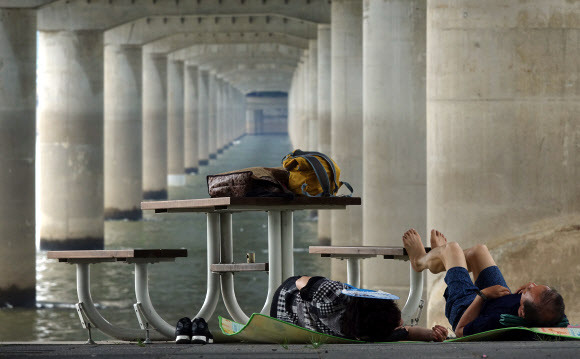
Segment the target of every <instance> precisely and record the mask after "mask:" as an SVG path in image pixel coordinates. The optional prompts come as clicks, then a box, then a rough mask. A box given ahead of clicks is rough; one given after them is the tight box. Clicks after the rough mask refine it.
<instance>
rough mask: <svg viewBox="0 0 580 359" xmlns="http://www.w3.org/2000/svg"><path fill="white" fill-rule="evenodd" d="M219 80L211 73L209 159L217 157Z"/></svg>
mask: <svg viewBox="0 0 580 359" xmlns="http://www.w3.org/2000/svg"><path fill="white" fill-rule="evenodd" d="M217 87H218V85H217V78H216V74H215V72H213V71H212V72H210V74H209V81H208V96H207V97H208V101H207V104H208V111H207V113H208V126H207V128H208V136H207V138H208V142H207V146H208V152H209V158H210V159H213V158H216V157H217V113H216V112H217Z"/></svg>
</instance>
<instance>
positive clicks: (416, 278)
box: [401, 266, 423, 324]
mask: <svg viewBox="0 0 580 359" xmlns="http://www.w3.org/2000/svg"><path fill="white" fill-rule="evenodd" d="M409 269H410V271H411V286H410V288H409V296H408V297H407V302H406V303H405V307H403V310H402V311H401V317H402V318H403V321H404V322H405V324H411V319H414V318H413V316H414V314H415V312H416V311H417V309H418V308H419V305H420V303H421V295H422V294H423V273H418V272H415V271H414V270H413V268H412V267H411V266H409ZM415 324H416V323H415Z"/></svg>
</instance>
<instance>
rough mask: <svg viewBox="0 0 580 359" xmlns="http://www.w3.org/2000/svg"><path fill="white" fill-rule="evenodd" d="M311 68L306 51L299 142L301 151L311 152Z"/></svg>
mask: <svg viewBox="0 0 580 359" xmlns="http://www.w3.org/2000/svg"><path fill="white" fill-rule="evenodd" d="M308 70H309V67H308V51H304V56H303V57H302V60H301V66H300V73H301V76H300V112H299V113H300V127H299V130H298V131H299V133H300V135H299V140H298V143H300V149H302V150H304V151H309V150H310V149H309V148H308V147H309V145H310V140H309V138H310V133H309V132H308V131H309V130H310V124H309V121H308V117H309V115H310V111H309V108H310V96H309V86H308V85H309V77H308V76H309V75H310V73H309V71H308Z"/></svg>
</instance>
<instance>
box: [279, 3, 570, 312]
mask: <svg viewBox="0 0 580 359" xmlns="http://www.w3.org/2000/svg"><path fill="white" fill-rule="evenodd" d="M573 3H574V4H573ZM331 11H332V14H331V18H332V26H330V27H324V26H322V27H319V33H318V38H317V40H316V41H311V43H310V46H309V49H308V51H306V52H305V55H304V56H303V58H302V60H301V62H300V64H299V66H298V68H297V71H296V72H295V73H294V78H293V82H292V87H291V90H290V92H289V132H290V136H291V139H292V143H293V144H294V146H295V147H299V148H302V149H304V150H318V151H321V152H325V153H328V154H330V155H331V156H332V158H333V159H334V160H335V161H336V162H337V163H338V165H339V166H340V167H341V170H342V178H341V179H344V180H346V181H348V182H350V183H351V184H352V185H353V186H354V188H355V195H357V196H361V197H362V198H363V200H362V203H363V205H362V208H353V209H349V210H347V211H336V212H332V213H324V212H322V211H321V213H319V237H320V239H321V240H323V241H324V242H327V241H328V239H330V242H331V243H332V244H333V245H361V244H362V245H371V246H372V245H393V246H400V245H401V244H402V242H401V237H402V234H403V233H404V231H406V230H407V229H409V228H416V229H417V230H418V231H419V232H420V233H421V235H422V236H423V240H424V241H425V243H426V244H429V239H428V238H429V237H428V236H429V230H430V229H431V228H437V229H439V230H441V231H443V232H444V233H445V234H446V235H447V238H449V239H450V240H454V241H458V242H459V243H460V244H461V245H462V246H464V247H466V248H467V247H470V246H472V245H474V244H477V243H486V244H488V246H489V247H490V248H492V251H494V253H496V254H497V255H498V257H497V258H498V263H499V264H500V266H503V268H510V269H509V270H511V272H510V273H507V274H506V276H507V277H508V278H512V279H513V281H514V282H515V283H513V284H512V285H521V284H522V283H519V281H521V282H525V281H526V280H529V279H532V280H533V279H534V278H527V279H526V273H528V272H527V271H530V270H531V269H532V268H530V266H531V267H534V264H532V263H527V265H528V268H525V267H524V266H514V265H511V263H512V261H513V257H508V256H503V257H502V256H500V254H502V253H507V252H506V250H505V248H506V246H507V247H508V248H510V250H513V248H514V247H513V246H514V245H516V244H517V246H519V247H518V248H521V249H522V250H525V251H529V250H532V251H533V250H534V249H533V248H538V247H537V246H538V243H540V242H541V239H542V238H545V239H548V238H552V237H553V234H554V233H556V234H557V233H568V231H569V230H570V228H578V226H577V224H578V223H579V222H580V201H578V199H579V198H580V187H579V186H578V185H577V182H578V180H579V178H580V173H579V172H578V168H580V166H579V165H580V155H579V154H580V120H579V117H578V109H579V108H578V104H579V103H580V102H579V100H580V67H579V62H578V58H580V42H578V39H579V38H580V27H579V26H578V24H580V21H579V19H580V7H578V4H577V3H575V2H568V1H556V2H549V3H547V2H544V1H523V2H508V3H506V2H503V1H486V2H470V1H459V2H458V1H443V0H431V1H427V2H425V1H418V0H417V1H365V2H364V3H362V4H361V2H360V1H333V2H332V7H331ZM575 233H576V235H575V238H576V239H580V232H579V231H578V230H577V229H576V232H575ZM531 234H533V236H532V235H531ZM532 238H534V240H532ZM536 240H537V241H536ZM538 241H539V242H538ZM569 243H572V242H569ZM570 251H572V252H573V249H570V248H569V251H568V252H570ZM565 252H566V251H564V253H565ZM510 253H511V252H510ZM545 268H547V267H545ZM560 269H561V268H560ZM550 270H551V271H552V272H551V273H550V274H548V273H540V276H541V277H546V278H547V279H548V280H549V281H550V282H551V283H552V284H553V285H555V286H558V287H562V286H563V285H560V284H563V283H567V281H569V280H568V279H565V277H566V276H565V275H563V274H561V273H558V268H556V267H551V269H550ZM408 272H409V267H408V265H401V264H400V263H393V261H385V260H383V259H372V260H370V259H369V260H365V261H364V264H363V283H362V285H363V286H364V287H365V288H373V289H383V290H387V291H389V292H393V293H396V294H398V295H400V296H401V297H402V298H405V297H406V295H407V292H408V283H409V279H408V278H409V275H408ZM345 277H346V265H345V263H342V262H341V261H334V262H333V265H332V278H333V279H337V280H344V279H345ZM428 278H429V280H428V283H429V285H428V287H429V291H428V294H427V297H428V298H429V322H430V323H433V322H434V321H436V322H438V323H446V319H445V318H444V316H443V314H442V313H443V308H444V304H443V303H442V302H443V298H442V291H443V289H444V287H445V285H444V283H443V279H442V276H441V275H440V276H429V277H428ZM538 280H539V279H538ZM568 288H572V287H571V286H568ZM572 295H577V293H572Z"/></svg>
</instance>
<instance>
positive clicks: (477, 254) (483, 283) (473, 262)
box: [431, 230, 508, 289]
mask: <svg viewBox="0 0 580 359" xmlns="http://www.w3.org/2000/svg"><path fill="white" fill-rule="evenodd" d="M446 243H447V238H445V236H444V235H443V233H441V232H439V231H437V230H432V231H431V247H432V248H433V247H439V246H443V245H445V244H446ZM463 254H464V255H465V262H466V263H467V270H468V271H469V272H472V273H473V280H474V281H475V285H476V286H477V287H478V288H479V289H484V288H487V287H491V286H494V285H496V284H499V285H502V286H504V287H506V288H507V287H508V286H507V284H506V282H505V280H504V278H503V276H502V274H501V272H500V270H499V268H498V267H497V265H496V264H495V261H494V260H493V257H492V256H491V254H490V253H489V250H488V249H487V246H486V245H485V244H477V245H475V246H473V247H471V248H468V249H466V250H464V251H463ZM482 273H483V274H482ZM480 274H482V275H480Z"/></svg>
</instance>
